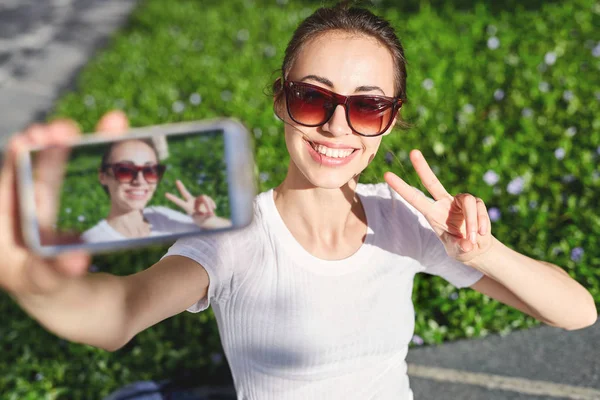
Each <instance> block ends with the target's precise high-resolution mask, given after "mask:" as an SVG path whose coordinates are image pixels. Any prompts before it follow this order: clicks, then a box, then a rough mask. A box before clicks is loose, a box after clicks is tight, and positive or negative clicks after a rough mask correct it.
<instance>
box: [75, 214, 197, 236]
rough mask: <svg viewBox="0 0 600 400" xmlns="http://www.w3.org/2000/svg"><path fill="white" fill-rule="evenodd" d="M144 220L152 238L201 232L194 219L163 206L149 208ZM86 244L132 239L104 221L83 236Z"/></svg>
mask: <svg viewBox="0 0 600 400" xmlns="http://www.w3.org/2000/svg"><path fill="white" fill-rule="evenodd" d="M143 213H144V218H146V220H147V221H148V222H149V223H150V236H163V235H173V234H176V233H184V232H191V231H194V230H199V229H200V227H199V226H198V225H196V224H195V223H194V220H193V219H192V217H190V216H189V215H187V214H183V213H180V212H178V211H175V210H171V209H170V208H167V207H163V206H152V207H147V208H145V209H144V211H143ZM81 239H82V240H83V241H85V242H88V243H92V242H112V241H117V240H124V239H130V238H127V237H125V236H123V235H121V234H120V233H119V232H117V231H116V230H115V229H114V228H113V227H112V226H110V225H109V223H108V222H107V221H106V220H105V219H103V220H101V221H100V222H98V223H97V224H96V225H94V226H93V227H92V228H90V229H88V230H87V231H85V232H83V233H82V234H81Z"/></svg>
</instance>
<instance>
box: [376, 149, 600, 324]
mask: <svg viewBox="0 0 600 400" xmlns="http://www.w3.org/2000/svg"><path fill="white" fill-rule="evenodd" d="M410 159H411V162H412V164H413V166H414V167H415V170H416V171H417V174H418V175H419V177H420V178H421V182H422V183H423V185H424V186H425V188H426V189H427V191H428V192H429V193H430V194H431V195H432V197H433V199H429V198H427V197H426V196H425V195H424V194H423V193H422V192H421V191H419V190H417V189H416V188H414V187H412V186H410V185H408V184H407V183H406V182H404V180H402V179H401V178H400V177H398V176H396V175H395V174H393V173H391V172H387V173H386V174H385V175H384V177H385V179H386V181H387V183H388V184H389V185H390V186H391V187H392V188H393V189H394V190H395V191H396V192H397V193H398V194H399V195H400V196H401V197H402V198H404V199H405V200H406V201H407V202H408V203H409V204H410V205H412V206H413V207H414V208H415V209H416V210H418V211H419V212H420V213H421V214H422V215H423V216H424V217H425V219H426V220H427V222H428V223H429V224H430V225H431V227H432V229H433V230H434V232H435V233H436V235H437V236H438V238H439V239H440V240H441V242H442V243H443V245H444V248H445V250H446V253H447V254H448V256H450V257H452V258H454V259H455V260H457V261H460V262H462V263H464V264H466V265H469V266H471V267H473V268H475V269H477V270H479V271H481V272H482V273H483V274H485V275H486V276H487V277H484V278H482V279H481V280H480V282H478V283H475V284H474V285H472V287H473V288H474V289H476V290H479V291H481V292H482V293H484V294H486V295H489V296H490V297H493V298H496V299H498V300H500V301H502V302H504V303H506V304H508V305H511V306H514V307H516V308H518V309H519V310H521V311H523V312H525V313H527V314H529V315H532V316H534V317H536V318H538V319H540V320H541V321H543V322H545V323H547V324H550V325H553V326H558V327H561V328H564V329H579V328H584V327H587V326H590V325H592V324H593V323H594V322H595V321H596V319H597V317H598V314H597V311H596V306H595V304H594V300H593V298H592V296H591V294H590V293H589V292H588V291H587V290H586V289H585V288H583V287H582V286H581V285H580V284H579V283H577V282H576V281H575V280H573V279H571V278H570V277H569V275H568V274H567V273H566V272H564V271H562V270H561V269H560V268H559V267H557V266H555V265H552V264H548V263H542V262H540V261H536V260H534V259H531V258H529V257H526V256H524V255H522V254H519V253H517V252H516V251H514V250H511V249H509V248H508V247H506V246H505V245H504V244H502V243H500V242H499V241H498V240H497V239H496V238H495V237H494V236H493V235H492V232H491V231H492V226H491V221H490V218H489V214H488V212H487V209H486V207H485V204H484V202H483V200H482V199H480V198H477V197H475V196H473V195H471V194H468V193H461V194H457V195H456V196H452V195H451V194H449V193H448V192H447V191H446V189H445V188H444V186H443V185H442V183H441V182H440V180H439V179H438V178H437V176H436V175H435V174H434V173H433V171H432V170H431V168H430V167H429V165H428V164H427V162H426V161H425V158H424V157H423V155H422V154H421V152H419V151H417V150H413V151H411V153H410Z"/></svg>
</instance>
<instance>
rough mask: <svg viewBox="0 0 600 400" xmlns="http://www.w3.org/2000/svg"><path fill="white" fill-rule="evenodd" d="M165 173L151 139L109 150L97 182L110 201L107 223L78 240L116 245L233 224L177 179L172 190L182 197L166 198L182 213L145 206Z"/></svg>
mask: <svg viewBox="0 0 600 400" xmlns="http://www.w3.org/2000/svg"><path fill="white" fill-rule="evenodd" d="M164 172H165V166H164V165H162V164H160V163H159V160H158V153H157V151H156V149H155V147H154V145H153V144H152V142H150V141H144V140H124V141H120V142H116V143H114V144H112V145H111V146H109V147H108V149H107V151H106V153H105V154H104V155H103V157H102V161H101V164H100V169H99V173H98V179H99V181H100V184H101V185H102V187H103V188H104V190H105V191H106V193H107V194H108V196H109V197H110V211H109V214H108V216H107V217H106V219H103V220H101V221H100V222H98V223H97V224H96V225H95V226H93V227H92V228H90V229H88V230H87V231H85V232H84V233H83V234H82V239H83V240H84V241H86V242H100V241H114V240H122V239H127V238H140V237H147V236H161V235H169V234H175V233H181V232H190V231H192V230H194V229H197V228H198V227H200V228H202V229H215V228H221V227H228V226H231V221H229V220H228V219H225V218H221V217H219V216H217V215H216V214H215V208H216V204H215V202H214V200H213V199H212V198H210V197H209V196H206V195H200V196H193V195H192V194H190V193H189V192H188V190H187V189H186V187H185V186H184V184H183V183H182V182H181V181H179V180H177V181H176V186H177V189H178V190H179V192H180V194H181V196H182V198H180V197H177V196H175V195H173V194H171V193H167V194H166V197H167V199H169V200H170V201H172V202H173V203H174V204H175V205H177V206H178V207H180V208H181V209H182V210H184V211H185V214H183V213H181V212H178V211H175V210H172V209H170V208H168V207H163V206H150V207H147V205H148V203H149V202H150V201H151V200H152V197H153V196H154V192H155V191H156V188H157V186H158V184H159V182H160V180H161V178H162V176H163V174H164Z"/></svg>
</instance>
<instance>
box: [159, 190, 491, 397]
mask: <svg viewBox="0 0 600 400" xmlns="http://www.w3.org/2000/svg"><path fill="white" fill-rule="evenodd" d="M357 193H358V195H359V196H360V198H361V201H362V204H363V206H364V209H365V212H366V216H367V224H368V228H367V229H368V230H367V236H366V240H365V242H364V243H363V245H362V246H361V247H360V249H359V250H358V251H357V252H356V253H355V254H353V255H352V256H350V257H348V258H346V259H344V260H339V261H325V260H322V259H319V258H316V257H314V256H313V255H311V254H310V253H309V252H307V251H306V250H305V249H304V248H303V247H302V246H301V245H300V244H299V243H298V242H297V241H296V240H295V238H294V237H293V235H292V234H291V232H290V231H289V230H288V229H287V227H286V225H285V224H284V222H283V220H282V219H281V216H280V215H279V212H278V210H277V208H276V206H275V202H274V199H273V190H270V191H268V192H264V193H261V194H259V195H258V196H257V198H256V201H255V219H254V221H253V222H252V224H251V225H250V226H249V227H248V228H246V229H244V230H241V231H236V232H230V233H222V234H217V235H211V236H205V237H192V238H185V239H180V240H179V241H178V242H176V243H175V244H174V245H173V246H172V247H171V248H170V249H169V251H168V253H167V255H166V256H168V255H181V256H185V257H189V258H191V259H193V260H195V261H197V262H198V263H200V264H201V265H202V266H203V267H204V268H205V269H206V271H207V272H208V275H209V278H210V285H209V289H208V295H207V297H205V298H203V299H200V300H199V301H198V302H197V303H196V304H194V305H192V306H191V307H190V308H189V309H188V311H190V312H199V311H202V310H205V309H206V308H207V307H208V306H209V304H211V305H212V307H213V310H214V313H215V316H216V319H217V324H218V327H219V332H220V336H221V341H222V344H223V348H224V350H225V354H226V356H227V359H228V362H229V365H230V368H231V372H232V374H233V378H234V382H235V387H236V391H237V395H238V399H239V400H250V399H252V400H270V399H273V400H286V399H290V400H291V399H294V400H296V399H298V400H305V399H331V400H337V399H339V400H349V399H358V400H364V399H378V400H388V399H389V400H392V399H393V400H411V399H412V398H413V394H412V391H411V390H410V387H409V382H408V375H407V365H406V362H405V358H406V354H407V352H408V345H409V342H410V340H411V338H412V335H413V331H414V318H415V315H414V309H413V304H412V298H411V297H412V288H413V278H414V275H415V274H416V273H418V272H425V273H429V274H434V275H439V276H442V277H443V278H444V279H446V280H448V281H449V282H450V283H452V284H453V285H455V286H457V287H465V286H470V285H472V284H473V283H475V282H476V281H477V280H479V279H480V278H481V277H482V274H481V273H480V272H478V271H477V270H475V269H472V268H470V267H468V266H466V265H464V264H462V263H460V262H457V261H455V260H453V259H451V258H450V257H448V255H447V254H446V252H445V249H444V247H443V245H442V243H441V241H440V240H439V239H438V237H437V235H436V234H435V233H434V232H433V230H432V229H431V227H430V226H429V224H428V223H427V221H426V220H425V218H424V217H423V216H422V215H421V214H420V213H419V212H418V211H416V210H415V209H414V208H413V207H411V206H410V205H408V204H407V203H406V202H405V201H404V200H403V199H401V198H400V197H399V196H398V195H397V194H396V193H395V192H394V191H393V190H392V189H390V188H389V186H388V185H387V184H386V183H381V184H376V185H365V184H359V185H358V188H357Z"/></svg>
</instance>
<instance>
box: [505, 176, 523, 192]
mask: <svg viewBox="0 0 600 400" xmlns="http://www.w3.org/2000/svg"><path fill="white" fill-rule="evenodd" d="M524 187H525V179H523V178H521V177H520V176H519V177H516V178H515V179H513V180H512V181H510V182H509V183H508V186H507V187H506V191H507V192H508V193H510V194H515V195H516V194H520V193H521V192H522V191H523V188H524Z"/></svg>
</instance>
